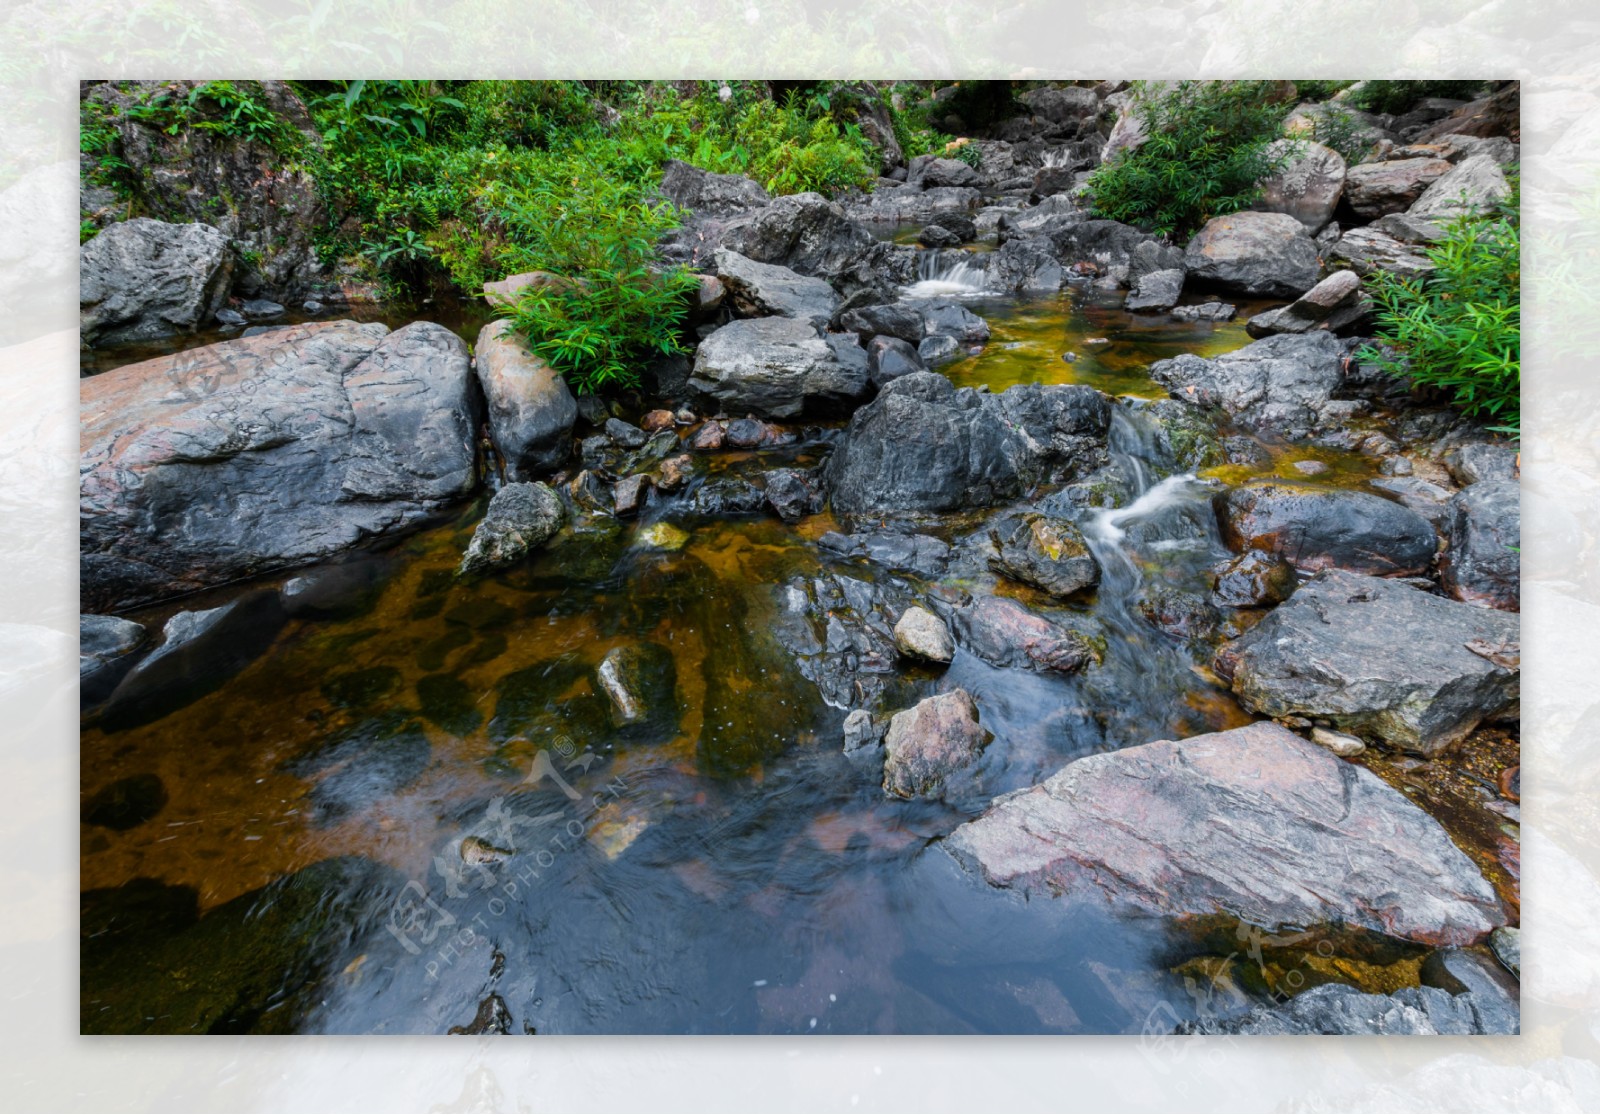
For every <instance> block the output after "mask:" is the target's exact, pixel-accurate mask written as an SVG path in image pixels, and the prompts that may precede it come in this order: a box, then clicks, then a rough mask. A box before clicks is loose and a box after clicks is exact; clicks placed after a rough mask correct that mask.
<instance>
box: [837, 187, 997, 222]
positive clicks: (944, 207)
mask: <svg viewBox="0 0 1600 1115" xmlns="http://www.w3.org/2000/svg"><path fill="white" fill-rule="evenodd" d="M982 196H983V195H982V194H980V193H979V192H978V191H977V190H976V189H974V188H973V187H971V186H935V187H932V188H926V189H925V188H921V187H917V186H898V187H896V188H890V187H886V186H883V185H881V184H880V185H879V187H878V188H877V189H876V190H874V191H873V192H872V193H870V194H868V195H867V196H866V197H864V198H858V199H855V200H852V201H851V202H850V203H849V208H848V209H847V210H846V212H847V213H848V214H849V215H850V216H851V217H852V218H854V219H856V220H858V221H869V222H872V223H873V224H879V225H888V224H921V225H926V224H932V223H934V221H935V220H937V219H938V218H941V217H943V216H944V215H946V214H961V213H967V212H969V211H971V210H972V209H974V208H976V207H977V205H978V202H979V201H981V200H982Z"/></svg>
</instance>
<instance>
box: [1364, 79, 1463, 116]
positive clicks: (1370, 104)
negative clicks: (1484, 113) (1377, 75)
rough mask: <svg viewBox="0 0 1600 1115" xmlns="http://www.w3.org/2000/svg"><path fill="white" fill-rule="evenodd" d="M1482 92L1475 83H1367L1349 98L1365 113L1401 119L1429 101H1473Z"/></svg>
mask: <svg viewBox="0 0 1600 1115" xmlns="http://www.w3.org/2000/svg"><path fill="white" fill-rule="evenodd" d="M1482 89H1483V82H1482V81H1481V80H1475V81H1364V82H1362V83H1361V88H1360V89H1357V90H1356V91H1355V92H1354V93H1352V94H1351V95H1350V106H1351V107H1352V108H1359V109H1363V110H1364V111H1366V112H1387V113H1391V114H1394V115H1399V114H1400V113H1403V112H1409V111H1410V110H1411V109H1412V108H1413V107H1414V106H1416V105H1417V104H1418V103H1419V102H1421V101H1422V100H1424V99H1425V98H1427V97H1450V98H1452V99H1455V100H1461V101H1470V100H1472V99H1473V98H1474V97H1476V96H1477V95H1478V94H1479V93H1480V92H1481V91H1482Z"/></svg>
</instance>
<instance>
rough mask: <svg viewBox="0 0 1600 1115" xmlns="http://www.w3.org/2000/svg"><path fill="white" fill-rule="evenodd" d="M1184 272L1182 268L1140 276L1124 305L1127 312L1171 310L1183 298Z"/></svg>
mask: <svg viewBox="0 0 1600 1115" xmlns="http://www.w3.org/2000/svg"><path fill="white" fill-rule="evenodd" d="M1183 278H1184V272H1183V269H1182V268H1180V267H1174V268H1169V269H1167V270H1165V271H1151V272H1150V273H1149V274H1147V275H1142V276H1140V277H1139V278H1138V279H1137V280H1136V281H1135V282H1134V284H1133V289H1132V290H1131V291H1130V292H1129V294H1128V300H1127V301H1126V302H1124V303H1123V304H1122V308H1123V309H1125V310H1156V311H1164V310H1170V309H1172V307H1173V306H1176V305H1177V304H1178V299H1179V298H1180V297H1182V296H1183Z"/></svg>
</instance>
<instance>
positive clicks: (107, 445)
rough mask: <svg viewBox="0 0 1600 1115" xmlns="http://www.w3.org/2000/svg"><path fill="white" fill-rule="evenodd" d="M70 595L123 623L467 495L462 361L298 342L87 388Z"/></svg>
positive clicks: (259, 341) (355, 327)
mask: <svg viewBox="0 0 1600 1115" xmlns="http://www.w3.org/2000/svg"><path fill="white" fill-rule="evenodd" d="M79 395H80V399H81V410H80V414H81V421H80V426H79V429H80V443H81V450H82V457H81V461H80V478H81V479H80V492H79V512H80V515H79V523H80V553H81V580H80V592H81V595H82V599H83V602H84V605H85V607H86V608H88V609H91V610H94V611H117V610H121V609H125V608H128V607H132V606H134V605H136V604H141V603H145V602H148V601H152V600H158V599H161V598H163V597H169V596H176V595H180V594H182V593H186V592H192V591H194V590H196V589H200V588H204V587H207V586H210V585H217V584H223V583H225V582H228V581H234V580H239V579H241V578H244V577H250V576H254V575H256V574H258V573H263V572H268V571H271V570H276V569H287V568H292V567H294V566H297V565H305V564H309V563H312V562H315V561H320V560H323V559H325V558H328V557H330V556H332V555H333V554H336V553H339V552H341V551H343V550H346V549H348V548H350V547H352V546H355V545H357V544H358V543H361V542H364V541H367V540H370V539H372V538H374V537H377V536H381V535H385V534H390V533H393V532H396V531H401V530H405V529H408V528H411V527H413V526H415V525H417V524H419V523H421V522H422V521H424V520H425V519H426V518H427V517H429V516H431V515H433V514H435V513H436V512H437V511H438V510H439V509H440V508H442V507H444V506H446V505H448V504H450V503H452V502H454V501H456V500H459V499H461V498H462V497H464V496H465V495H467V494H468V493H469V492H470V491H471V490H472V489H473V487H474V486H475V484H476V483H477V470H476V453H475V440H476V439H475V437H474V432H475V430H476V428H477V418H476V410H477V404H476V397H475V394H474V392H473V389H472V384H471V362H470V360H469V359H468V357H467V349H466V345H465V344H463V343H462V342H461V339H460V338H459V337H457V336H456V335H455V334H453V333H451V332H450V331H449V330H448V329H445V328H443V327H442V326H438V325H434V324H432V323H430V322H416V323H414V324H412V325H408V326H406V327H405V328H404V329H400V330H396V331H395V332H393V333H391V332H389V330H388V329H387V328H386V327H385V326H383V325H381V324H377V323H370V324H358V323H356V322H353V321H331V322H316V323H308V324H304V325H291V326H285V327H283V328H280V329H277V330H274V331H272V332H270V333H264V334H261V335H259V336H255V337H250V338H243V339H239V340H233V341H225V342H223V343H221V344H216V345H209V346H206V347H204V348H197V349H190V350H188V351H186V352H181V353H177V354H174V355H172V356H165V357H161V358H159V359H156V360H147V361H144V362H143V363H139V364H129V365H126V366H124V367H121V368H117V369H115V370H113V371H110V372H105V373H102V374H100V375H97V376H92V377H90V378H88V379H84V380H82V381H81V382H80V384H79Z"/></svg>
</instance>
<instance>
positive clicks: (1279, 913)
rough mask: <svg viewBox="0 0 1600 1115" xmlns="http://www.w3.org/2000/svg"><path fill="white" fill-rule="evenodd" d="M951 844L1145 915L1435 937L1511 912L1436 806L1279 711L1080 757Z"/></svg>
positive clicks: (1002, 875)
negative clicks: (1438, 817) (1289, 722)
mask: <svg viewBox="0 0 1600 1115" xmlns="http://www.w3.org/2000/svg"><path fill="white" fill-rule="evenodd" d="M944 848H945V850H946V851H948V852H949V853H950V854H951V855H952V856H954V857H955V859H956V861H957V862H958V863H960V864H962V865H963V866H964V867H966V868H967V869H968V870H969V871H971V872H972V873H973V874H975V875H978V876H979V877H981V878H982V879H983V880H984V881H986V882H988V883H989V884H990V885H991V886H996V887H1003V888H1008V889H1014V890H1017V891H1021V892H1022V893H1023V894H1025V895H1027V896H1029V897H1030V898H1034V897H1056V896H1060V897H1064V898H1066V899H1068V900H1072V899H1079V900H1084V901H1093V900H1101V901H1104V902H1105V903H1106V904H1107V905H1109V906H1110V907H1111V908H1112V909H1113V910H1116V911H1119V912H1126V913H1131V914H1136V915H1146V916H1149V915H1156V916H1170V917H1182V916H1186V915H1191V916H1208V915H1212V914H1217V913H1223V914H1227V915H1230V916H1232V917H1236V918H1239V919H1241V920H1243V921H1245V922H1248V923H1249V924H1251V925H1257V926H1261V927H1264V928H1269V929H1270V928H1277V927H1279V926H1286V925H1287V926H1295V927H1304V926H1312V925H1321V924H1328V923H1343V924H1345V925H1350V926H1360V927H1363V928H1366V929H1370V930H1374V931H1376V932H1379V933H1383V934H1387V935H1389V936H1392V937H1398V938H1402V939H1404V940H1409V941H1417V942H1421V943H1425V944H1432V945H1454V944H1471V943H1473V942H1476V941H1479V940H1481V939H1483V938H1484V937H1486V936H1487V935H1488V934H1489V932H1490V931H1491V930H1492V929H1494V928H1495V927H1496V926H1498V925H1503V924H1504V923H1505V914H1504V913H1503V912H1502V910H1501V908H1500V904H1499V902H1498V901H1497V900H1496V898H1495V894H1494V890H1493V888H1492V887H1490V885H1489V884H1488V882H1487V881H1485V879H1484V878H1483V875H1482V874H1481V873H1480V872H1479V870H1478V869H1477V867H1475V866H1474V865H1473V863H1472V861H1471V860H1469V859H1468V858H1467V857H1466V855H1465V854H1463V853H1462V852H1461V850H1460V849H1458V848H1457V847H1456V846H1455V845H1454V844H1452V843H1451V842H1450V838H1449V836H1447V835H1446V834H1445V831H1444V829H1443V828H1441V827H1440V825H1439V823H1438V822H1437V821H1435V820H1434V819H1433V818H1431V817H1429V816H1428V815H1427V814H1426V813H1424V812H1423V811H1422V810H1421V809H1419V808H1417V807H1416V806H1415V805H1413V804H1412V803H1411V802H1410V801H1409V800H1407V799H1406V797H1405V796H1404V795H1403V794H1401V793H1400V792H1399V791H1398V790H1395V789H1393V788H1392V787H1390V786H1389V785H1388V784H1387V783H1385V782H1384V781H1383V780H1382V779H1380V778H1378V776H1377V775H1375V774H1373V773H1372V772H1371V771H1369V770H1367V769H1365V768H1364V767H1360V766H1357V765H1355V764H1352V763H1347V762H1345V761H1343V760H1341V759H1339V758H1336V757H1335V756H1334V755H1333V754H1331V753H1330V752H1328V751H1326V750H1324V749H1323V748H1320V747H1317V746H1316V745H1314V744H1311V743H1308V742H1306V741H1305V740H1303V739H1301V738H1300V737H1299V736H1296V735H1295V734H1294V733H1292V732H1289V731H1287V730H1286V729H1284V728H1281V727H1279V726H1277V725H1275V724H1270V723H1260V724H1252V725H1249V726H1248V727H1244V728H1235V729H1233V730H1232V731H1227V732H1214V733H1210V734H1207V735H1200V736H1194V737H1191V738H1189V739H1186V740H1181V741H1172V740H1160V741H1157V742H1155V743H1148V744H1145V745H1143V746H1140V747H1129V748H1125V749H1123V750H1121V751H1113V752H1110V753H1107V754H1100V755H1090V756H1087V757H1085V758H1082V759H1078V760H1077V761H1075V762H1072V763H1068V764H1067V765H1066V766H1065V767H1063V768H1062V769H1061V770H1060V771H1059V772H1058V773H1056V774H1055V775H1053V776H1052V777H1051V778H1049V779H1048V780H1046V781H1045V782H1044V783H1042V784H1041V785H1038V786H1035V787H1032V788H1031V789H1027V790H1021V791H1018V792H1016V793H1011V794H1007V795H1005V796H1003V797H1000V798H997V799H995V801H994V803H993V804H992V805H990V807H989V809H988V811H987V812H985V813H984V815H983V816H981V817H979V818H978V819H977V820H975V821H970V822H968V823H967V824H964V825H962V826H961V827H960V828H958V829H956V831H955V832H954V833H952V834H951V835H950V836H949V837H948V838H947V839H946V840H945V841H944Z"/></svg>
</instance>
